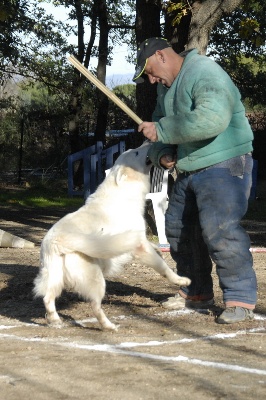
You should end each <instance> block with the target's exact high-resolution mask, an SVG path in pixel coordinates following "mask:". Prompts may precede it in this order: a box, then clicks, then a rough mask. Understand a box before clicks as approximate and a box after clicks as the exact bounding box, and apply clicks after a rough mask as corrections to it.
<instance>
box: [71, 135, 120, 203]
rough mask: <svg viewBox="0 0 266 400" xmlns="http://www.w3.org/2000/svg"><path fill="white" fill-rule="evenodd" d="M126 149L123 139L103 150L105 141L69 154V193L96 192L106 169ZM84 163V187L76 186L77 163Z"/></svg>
mask: <svg viewBox="0 0 266 400" xmlns="http://www.w3.org/2000/svg"><path fill="white" fill-rule="evenodd" d="M125 149H126V146H125V142H124V141H121V142H120V143H118V144H115V145H113V146H111V147H109V148H107V149H104V150H103V143H102V142H97V143H96V144H95V145H92V146H90V147H87V148H86V149H84V150H81V151H79V152H77V153H74V154H71V155H69V156H68V195H69V196H83V197H87V196H88V195H90V194H92V193H93V192H95V190H96V188H97V186H98V185H99V184H100V183H101V182H102V181H103V179H104V177H105V173H104V171H105V170H106V169H109V168H111V167H112V166H113V164H114V161H115V158H116V157H117V156H118V155H119V154H121V153H123V152H124V151H125ZM77 162H79V163H80V162H82V163H83V185H82V188H81V189H80V188H78V189H77V188H76V187H75V186H74V170H75V163H77Z"/></svg>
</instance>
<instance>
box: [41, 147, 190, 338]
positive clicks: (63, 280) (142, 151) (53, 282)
mask: <svg viewBox="0 0 266 400" xmlns="http://www.w3.org/2000/svg"><path fill="white" fill-rule="evenodd" d="M150 145H151V144H150V143H149V142H145V143H144V144H143V145H142V146H140V147H139V148H137V149H133V150H128V151H126V152H124V153H123V154H121V155H120V156H119V157H118V159H117V161H116V162H115V164H114V166H113V167H112V169H111V170H110V173H109V174H108V176H107V177H106V178H105V180H104V181H103V182H102V184H101V185H100V186H99V187H98V189H97V190H96V192H95V193H93V194H92V195H91V196H89V197H88V199H87V201H86V204H85V205H84V206H83V207H81V208H80V209H79V210H77V211H76V212H73V213H71V214H68V215H66V216H65V217H63V218H62V219H61V220H59V221H58V222H57V223H56V224H55V225H54V226H53V227H52V228H51V229H50V230H49V231H48V233H47V234H46V236H45V237H44V239H43V241H42V245H41V256H40V258H41V267H40V270H39V274H38V276H37V277H36V278H35V280H34V293H35V295H36V296H42V297H43V301H44V305H45V308H46V317H47V322H48V324H50V325H52V326H57V327H59V326H60V325H62V322H61V320H60V317H59V315H58V314H57V311H56V307H55V299H56V297H58V296H60V294H61V292H62V290H63V289H64V288H69V289H71V290H73V291H75V292H77V293H79V294H80V295H81V296H82V297H83V298H84V299H86V300H90V302H91V306H92V310H93V312H94V315H95V316H96V317H97V319H98V321H99V323H100V325H101V327H102V328H103V329H112V330H116V329H117V326H116V325H114V324H113V323H111V322H110V321H109V320H108V318H107V317H106V315H105V314H104V312H103V310H102V308H101V303H102V299H103V297H104V295H105V279H104V276H108V275H109V276H110V275H114V274H117V273H118V272H119V271H120V270H121V267H123V266H124V265H125V264H126V263H128V262H130V261H131V260H132V259H133V258H134V257H137V258H139V260H140V262H141V263H143V264H145V265H148V266H151V267H153V268H154V269H155V270H156V271H157V272H158V273H160V274H161V275H162V276H164V277H166V278H167V279H168V280H169V281H170V282H172V283H174V284H177V285H183V286H187V285H189V284H190V280H189V279H188V278H185V277H180V276H178V275H177V274H176V273H174V272H173V271H172V270H171V269H170V268H169V267H168V265H167V264H166V263H165V261H164V260H163V259H162V258H161V257H160V255H159V254H158V253H157V251H156V250H155V249H154V247H153V245H152V244H151V243H150V242H149V241H148V240H147V237H146V226H145V220H144V217H143V215H144V206H145V196H146V194H147V193H148V192H149V171H150V167H151V166H150V165H148V164H149V163H147V162H146V160H147V152H148V149H149V146H150Z"/></svg>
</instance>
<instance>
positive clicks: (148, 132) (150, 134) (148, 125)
mask: <svg viewBox="0 0 266 400" xmlns="http://www.w3.org/2000/svg"><path fill="white" fill-rule="evenodd" d="M138 132H142V133H143V135H144V136H145V137H146V138H147V139H149V140H150V141H151V142H157V141H158V136H157V132H156V128H155V123H154V122H146V121H145V122H142V123H141V124H140V125H139V127H138Z"/></svg>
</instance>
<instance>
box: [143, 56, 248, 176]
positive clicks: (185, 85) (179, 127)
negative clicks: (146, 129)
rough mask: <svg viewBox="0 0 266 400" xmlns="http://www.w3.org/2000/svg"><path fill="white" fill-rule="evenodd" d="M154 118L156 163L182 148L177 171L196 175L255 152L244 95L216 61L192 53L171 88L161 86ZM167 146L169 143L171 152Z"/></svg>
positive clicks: (153, 155)
mask: <svg viewBox="0 0 266 400" xmlns="http://www.w3.org/2000/svg"><path fill="white" fill-rule="evenodd" d="M157 94H158V97H157V105H156V108H155V110H154V113H153V117H152V119H153V121H155V123H156V129H157V135H158V142H156V143H155V144H154V145H153V146H152V147H151V149H150V151H149V157H150V159H151V161H152V162H153V163H154V164H155V165H157V166H159V158H160V157H161V156H162V155H163V154H166V153H169V151H170V150H169V149H170V147H171V146H170V147H169V144H174V145H178V154H177V155H178V161H177V168H178V170H179V171H194V170H197V169H200V168H205V167H208V166H211V165H214V164H217V163H219V162H221V161H225V160H228V159H229V158H232V157H236V156H239V155H243V154H245V153H248V152H250V151H252V149H253V147H252V140H253V133H252V130H251V127H250V125H249V122H248V120H247V118H246V116H245V109H244V106H243V104H242V102H241V96H240V93H239V90H238V89H237V87H236V86H235V85H234V83H233V82H232V80H231V78H230V77H229V75H228V74H227V73H226V72H225V71H224V70H223V69H222V68H221V67H220V66H219V65H218V64H217V63H216V62H214V61H213V60H211V59H210V58H208V57H206V56H202V55H199V54H198V52H197V50H196V49H194V50H192V51H190V52H189V53H188V54H187V55H186V57H185V59H184V62H183V64H182V68H181V70H180V72H179V74H178V75H177V77H176V79H175V80H174V82H173V84H172V85H171V87H170V88H166V87H164V86H163V85H162V84H158V88H157ZM164 144H167V146H166V147H165V146H164Z"/></svg>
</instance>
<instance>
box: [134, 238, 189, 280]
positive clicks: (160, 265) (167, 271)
mask: <svg viewBox="0 0 266 400" xmlns="http://www.w3.org/2000/svg"><path fill="white" fill-rule="evenodd" d="M134 255H135V257H136V258H139V259H140V261H141V263H143V264H145V265H148V266H150V267H152V268H153V269H154V270H155V271H157V272H158V273H159V274H160V275H162V276H164V277H165V278H166V279H168V281H169V282H171V283H174V284H176V285H180V286H188V285H190V283H191V280H190V279H189V278H186V277H182V276H179V275H177V274H176V273H175V272H174V271H172V270H171V268H170V267H169V266H168V265H167V264H166V262H165V261H164V260H163V258H162V257H161V256H160V255H159V254H158V253H157V251H156V250H155V249H154V247H153V246H152V244H151V243H149V241H148V240H147V241H144V242H143V243H142V244H141V246H139V247H138V248H137V249H136V252H135V254H134Z"/></svg>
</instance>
